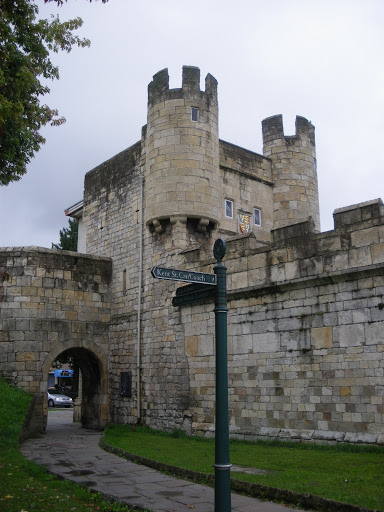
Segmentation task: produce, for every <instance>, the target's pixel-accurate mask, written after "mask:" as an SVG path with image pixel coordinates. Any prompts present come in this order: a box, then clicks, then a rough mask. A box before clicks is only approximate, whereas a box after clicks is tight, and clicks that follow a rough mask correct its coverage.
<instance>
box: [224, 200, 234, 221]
mask: <svg viewBox="0 0 384 512" xmlns="http://www.w3.org/2000/svg"><path fill="white" fill-rule="evenodd" d="M225 216H226V217H227V218H228V219H233V201H231V200H230V199H226V200H225Z"/></svg>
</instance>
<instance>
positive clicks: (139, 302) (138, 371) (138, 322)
mask: <svg viewBox="0 0 384 512" xmlns="http://www.w3.org/2000/svg"><path fill="white" fill-rule="evenodd" d="M143 196H144V176H140V219H139V224H140V228H139V229H140V235H139V236H140V240H139V293H138V297H137V348H136V351H137V364H136V371H137V378H136V382H137V420H136V422H137V423H139V422H140V420H141V393H140V385H141V375H140V374H141V357H140V353H141V308H142V305H141V292H142V288H143V222H144V220H143V217H144V216H143V202H144V201H143Z"/></svg>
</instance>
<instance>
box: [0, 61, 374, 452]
mask: <svg viewBox="0 0 384 512" xmlns="http://www.w3.org/2000/svg"><path fill="white" fill-rule="evenodd" d="M263 143H264V150H263V155H259V154H256V153H253V152H251V151H248V150H246V149H243V148H240V147H238V146H235V145H233V144H230V143H228V142H225V141H223V140H220V139H219V134H218V101H217V82H216V80H215V79H214V78H213V77H212V76H211V75H207V77H206V79H205V90H201V89H200V71H199V69H198V68H195V67H187V66H185V67H184V68H183V78H182V87H181V88H179V89H169V78H168V71H167V70H162V71H160V72H159V73H157V74H156V75H155V76H154V77H153V81H152V82H151V83H150V84H149V87H148V119H147V125H146V126H144V127H143V129H142V134H141V139H140V141H138V142H137V143H136V144H134V145H133V146H131V147H129V148H128V149H126V150H124V151H122V152H121V153H119V154H118V155H116V156H114V157H113V158H111V159H110V160H108V161H106V162H104V163H103V164H101V165H99V166H98V167H96V168H95V169H93V170H91V171H90V172H88V173H87V174H86V176H85V185H84V198H83V201H81V202H79V203H77V204H76V205H74V206H73V207H71V208H69V209H68V210H67V214H69V215H71V216H73V217H76V218H78V220H79V233H80V240H79V251H80V252H81V253H85V254H81V255H80V254H76V253H67V255H66V257H67V258H68V261H70V260H71V258H72V260H71V261H72V265H78V262H79V261H80V260H81V261H82V262H84V263H83V265H85V262H88V263H89V265H88V263H87V266H86V267H84V266H83V267H82V268H83V269H84V271H85V270H86V272H87V276H88V278H87V279H88V284H87V285H86V286H85V284H84V283H85V281H86V280H85V279H84V277H83V273H82V272H83V270H79V269H78V270H77V271H74V269H73V268H72V267H71V265H69V263H68V265H69V266H70V268H68V271H71V272H72V271H74V273H72V274H68V278H70V279H69V281H68V282H67V281H66V282H65V283H64V282H63V283H61V282H60V283H58V284H59V285H60V286H59V287H61V286H62V288H61V290H62V295H61V297H62V298H61V299H60V298H57V297H56V299H57V300H56V304H57V307H56V309H55V311H56V313H55V315H56V316H57V315H58V316H60V317H61V318H62V324H60V325H59V324H55V326H56V327H57V328H58V334H57V337H58V340H57V341H58V343H59V344H60V339H61V338H60V329H66V331H65V332H67V335H66V338H65V340H66V343H67V344H66V345H65V350H72V351H75V352H74V353H75V355H76V349H77V347H78V345H81V343H83V344H84V343H85V342H87V343H88V345H87V346H86V347H83V348H86V349H87V350H89V351H91V352H92V348H91V345H90V343H91V340H92V341H93V343H95V344H97V346H98V347H99V348H98V349H97V350H99V352H100V354H101V353H103V354H106V355H107V356H106V361H107V362H106V363H105V361H104V359H103V357H102V356H100V357H98V358H97V357H96V356H95V360H97V361H98V363H97V364H98V365H99V367H100V368H105V370H100V371H99V374H100V382H102V383H103V384H102V386H101V387H102V389H103V391H102V392H101V394H98V393H96V398H97V397H99V398H97V399H96V398H95V397H92V396H91V397H88V403H92V404H96V406H95V407H93V409H92V411H93V412H91V413H87V412H86V411H83V417H84V418H86V417H87V416H88V417H89V414H91V415H93V417H98V414H99V413H100V411H101V413H102V414H103V415H104V416H103V421H104V423H105V421H109V420H111V421H114V422H119V423H135V422H136V421H142V422H144V423H146V424H148V425H150V426H152V427H154V428H162V429H174V428H181V429H184V430H186V431H187V432H189V433H198V434H202V435H211V434H212V432H213V430H214V406H215V404H214V396H215V390H214V381H215V378H214V371H215V361H214V313H213V309H214V303H213V300H206V301H205V302H203V303H196V304H189V305H185V306H180V307H176V308H175V307H173V306H172V305H171V300H172V297H173V296H174V294H175V291H176V288H177V287H178V286H180V284H177V283H176V282H174V281H156V280H155V279H154V278H153V277H152V276H151V272H150V271H151V268H152V267H154V266H164V267H171V268H172V267H173V268H180V269H191V270H197V271H202V272H212V267H213V265H214V263H215V262H214V259H213V256H212V246H213V243H214V242H215V240H216V239H217V238H219V237H222V238H224V239H225V240H226V241H227V248H228V249H227V255H226V258H225V260H224V262H225V264H226V266H227V267H228V290H229V325H228V334H229V354H228V361H229V397H230V403H229V407H230V433H231V435H233V436H238V437H241V438H246V439H251V438H257V437H263V436H268V437H280V438H292V437H296V438H301V439H307V440H310V439H313V440H317V439H322V440H334V441H338V440H345V441H348V440H349V441H364V442H384V426H383V419H384V401H383V398H384V383H383V376H384V370H383V367H384V366H383V354H384V334H383V333H384V299H383V295H384V209H383V203H382V201H381V200H380V199H377V200H373V201H369V202H366V203H361V204H359V205H354V206H350V207H347V208H341V209H339V210H336V211H335V213H334V219H335V229H334V230H333V231H330V232H327V233H321V232H320V221H319V199H318V191H317V172H316V154H315V136H314V127H313V125H312V124H311V123H310V122H308V121H307V120H306V119H304V118H302V117H297V118H296V133H295V135H293V136H287V135H285V134H284V131H283V124H282V117H281V116H274V117H270V118H268V119H265V120H264V121H263ZM12 251H15V250H14V249H13V250H5V251H3V253H4V255H3V261H5V262H8V263H6V265H5V266H4V268H5V269H6V271H7V272H8V273H9V274H12V265H13V263H12V261H13V260H12ZM28 251H29V252H28ZM34 251H35V252H36V253H37V254H36V258H37V260H38V254H39V249H36V248H35V249H34ZM24 252H27V253H28V254H31V249H29V250H27V249H24ZM48 252H49V253H50V257H51V259H52V260H55V261H56V260H57V258H58V255H57V251H48ZM13 254H14V253H13ZM37 260H36V261H37ZM75 260H76V263H75ZM28 261H32V263H30V264H29V265H28V268H29V267H33V266H34V263H33V262H34V261H35V260H33V258H32V259H31V260H28ZM39 261H40V260H39ZM95 261H96V262H97V264H95V265H96V266H95V267H94V269H95V272H96V269H97V266H100V265H102V266H103V268H104V266H105V268H104V270H105V269H107V268H110V271H107V270H105V271H103V273H102V275H101V276H100V272H99V274H98V273H97V272H96V274H95V275H93V274H92V268H93V267H92V265H94V262H95ZM108 265H109V266H110V267H108ZM48 270H49V269H48ZM75 270H76V269H75ZM45 271H46V269H45V270H44V272H45ZM18 272H20V274H16V275H14V280H11V281H12V286H11V285H10V284H9V281H5V282H4V291H5V295H6V297H7V302H6V305H7V306H9V311H11V313H7V314H6V324H4V325H6V326H7V327H6V332H7V333H8V334H7V335H8V336H9V344H8V345H7V347H6V350H5V352H4V354H5V355H4V356H3V361H5V363H3V370H4V372H5V373H6V372H8V373H12V372H13V373H15V372H16V373H17V372H20V370H18V369H15V368H16V366H15V364H14V362H13V359H12V358H13V356H12V354H13V353H15V351H16V346H17V352H16V360H17V361H18V362H19V363H22V364H24V365H25V366H24V367H23V371H24V372H25V373H24V374H23V376H22V378H20V373H19V375H18V377H19V383H21V385H23V386H24V387H26V388H28V384H27V382H28V381H27V380H26V379H24V375H25V377H27V376H28V375H27V374H28V371H27V369H26V368H27V366H26V365H27V362H26V361H24V362H23V361H20V358H21V359H22V357H23V356H20V354H21V353H27V352H28V353H29V354H32V353H33V356H28V357H29V358H31V357H34V358H35V359H38V360H44V357H45V356H44V346H42V348H40V349H39V350H37V349H36V350H35V351H33V350H31V347H29V349H28V350H27V348H28V346H27V345H28V343H27V338H28V336H27V337H25V335H24V339H23V340H21V339H18V336H21V335H20V334H18V333H20V332H21V329H20V326H21V325H24V326H25V324H22V323H21V321H22V320H23V319H25V318H24V317H23V315H25V308H23V307H21V308H16V309H17V311H16V312H15V309H13V310H12V308H11V307H10V304H11V303H12V297H13V298H16V297H17V296H23V297H24V299H23V301H19V304H21V303H22V302H24V303H25V302H28V301H29V302H32V303H34V302H35V299H33V297H37V298H40V297H41V295H42V294H44V293H45V292H46V288H47V285H48V281H44V282H42V283H41V286H40V287H37V290H36V292H35V291H33V292H32V291H31V290H28V289H25V287H23V284H22V283H23V282H24V281H23V280H22V277H24V278H25V277H26V276H27V275H31V273H32V274H33V272H34V270H33V269H32V270H28V272H30V274H27V275H26V274H25V270H24V271H23V270H19V271H18ZM23 272H24V273H23ZM39 272H40V273H42V272H43V271H42V270H40V271H39ZM35 274H36V276H37V275H38V273H36V272H35ZM84 275H85V274H84ZM97 276H99V277H97ZM36 278H37V277H36ZM31 279H32V281H31V286H33V277H31ZM96 282H98V283H99V284H100V285H101V283H102V284H103V287H104V288H102V287H100V286H99V287H96V288H94V291H92V286H94V284H92V283H96ZM68 287H69V288H72V289H73V290H74V292H76V293H77V292H81V291H82V292H83V293H85V289H86V291H87V292H91V294H90V295H86V296H84V297H82V298H81V297H80V294H79V293H77V296H78V297H79V299H78V303H77V304H76V303H71V307H72V308H73V309H72V310H71V311H72V312H73V313H74V315H72V316H70V317H67V315H66V314H64V315H63V312H65V308H66V307H67V306H68V304H67V302H66V299H64V298H65V297H66V298H68V296H69V295H70V294H69V295H68ZM56 289H57V286H56V284H55V282H54V285H53V290H52V296H54V295H55V292H54V290H56ZM101 290H102V291H101ZM34 293H36V295H33V294H34ZM18 294H19V295H18ZM57 294H58V295H60V294H59V293H58V292H56V295H57ZM75 297H76V295H74V298H75ZM52 298H53V297H52ZM84 301H85V302H84ZM86 301H88V302H86ZM36 302H38V300H37V299H36ZM42 311H44V309H43V310H42ZM42 311H40V312H39V311H38V312H37V313H36V316H37V319H40V320H41V318H40V317H41V316H42V315H43V312H42ZM76 314H77V315H78V316H76ZM7 315H8V317H9V321H8V317H7ZM75 316H76V318H75ZM70 321H71V322H72V323H71V324H70V325H69V324H68V322H70ZM7 322H8V323H7ZM74 322H77V323H74ZM36 325H37V326H38V325H40V324H38V323H37V324H34V326H35V327H36ZM31 326H32V324H31V323H29V324H28V326H27V327H28V328H31ZM3 329H4V327H3ZM92 333H99V337H100V336H102V338H100V340H99V341H98V340H97V339H95V338H94V337H93V335H92ZM101 333H102V334H101ZM87 335H90V336H89V337H88V338H87ZM34 337H35V339H37V338H38V334H37V333H36V332H35V334H34ZM87 339H88V340H89V341H86V340H87ZM84 340H85V341H84ZM15 342H17V345H16V343H15ZM23 344H24V345H23ZM63 347H64V346H63ZM80 348H81V347H80ZM57 350H58V351H60V350H61V349H60V346H59V348H58V349H57ZM95 350H96V349H95ZM21 351H23V352H21ZM92 353H93V352H92ZM18 354H19V355H18ZM83 359H84V358H83ZM101 361H104V362H103V363H101ZM82 366H83V367H84V368H89V367H91V366H92V364H91V363H88V366H86V365H85V363H84V361H83V360H80V363H79V367H80V369H81V372H83V368H82ZM17 368H21V366H18V367H17ZM84 371H85V370H84ZM39 378H40V377H36V379H35V378H34V379H33V380H34V381H35V380H38V379H39ZM83 382H84V377H83ZM31 389H32V388H31ZM39 389H40V390H42V391H41V392H42V393H44V386H40V388H39ZM33 391H35V390H34V389H33ZM42 396H43V395H42ZM100 396H101V398H100ZM42 400H44V398H42ZM100 407H101V409H100ZM106 408H107V409H108V414H106V413H105V410H106ZM88 410H90V408H89V406H88ZM103 421H102V422H101V423H103ZM88 423H92V421H91V422H88ZM95 424H96V425H100V423H97V421H96V420H95Z"/></svg>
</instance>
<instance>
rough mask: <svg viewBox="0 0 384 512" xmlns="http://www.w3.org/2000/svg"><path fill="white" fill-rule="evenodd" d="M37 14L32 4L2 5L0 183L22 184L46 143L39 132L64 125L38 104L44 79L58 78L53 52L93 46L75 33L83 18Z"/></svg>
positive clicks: (22, 0) (19, 0) (14, 0)
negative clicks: (51, 54)
mask: <svg viewBox="0 0 384 512" xmlns="http://www.w3.org/2000/svg"><path fill="white" fill-rule="evenodd" d="M38 12H39V10H38V7H37V5H36V4H35V2H34V1H33V0H2V2H1V20H0V30H1V44H0V50H1V71H0V91H1V115H0V123H1V131H0V139H1V148H2V167H1V174H0V183H1V185H8V184H9V183H10V182H12V181H18V180H19V179H20V178H21V176H22V175H23V174H25V173H26V166H27V164H28V163H29V162H30V160H31V158H32V157H33V155H34V154H35V153H36V151H38V150H39V149H40V147H41V145H42V144H44V142H45V139H44V137H43V136H42V135H41V133H40V131H39V130H40V129H41V128H42V127H43V126H45V125H46V124H47V123H50V124H51V125H52V126H59V125H61V124H62V123H64V122H65V119H64V118H63V117H59V115H58V111H57V110H56V109H52V108H50V107H48V106H47V105H44V104H43V105H42V104H41V103H40V101H41V98H42V97H43V96H44V95H46V94H48V93H49V91H50V90H49V87H48V86H47V85H46V80H55V79H58V78H59V69H58V67H57V66H54V65H53V64H52V62H51V60H50V55H49V52H50V51H51V52H55V53H57V52H59V51H65V52H70V51H71V49H72V47H73V46H79V47H85V46H89V45H90V42H89V40H88V39H80V38H79V37H78V36H76V35H73V33H72V32H73V31H74V30H76V29H78V28H80V27H81V26H82V24H83V22H82V20H81V18H75V19H73V20H69V21H66V22H63V23H61V22H60V20H59V17H58V16H56V17H55V16H52V17H51V19H50V20H45V19H40V20H38V19H37V14H38Z"/></svg>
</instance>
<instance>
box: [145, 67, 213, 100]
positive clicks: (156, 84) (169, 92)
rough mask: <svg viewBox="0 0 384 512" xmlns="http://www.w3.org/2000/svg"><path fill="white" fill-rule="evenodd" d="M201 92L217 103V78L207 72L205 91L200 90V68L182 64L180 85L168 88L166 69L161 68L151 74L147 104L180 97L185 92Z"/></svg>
mask: <svg viewBox="0 0 384 512" xmlns="http://www.w3.org/2000/svg"><path fill="white" fill-rule="evenodd" d="M188 93H189V94H192V95H193V94H201V95H207V96H209V97H210V99H211V101H214V102H215V103H217V80H216V79H215V78H214V77H213V76H212V75H211V74H210V73H208V74H207V76H206V78H205V91H201V90H200V69H199V68H197V67H195V66H183V78H182V87H181V88H180V89H170V88H169V74H168V69H167V68H165V69H162V70H161V71H159V72H158V73H156V74H155V75H154V76H153V80H152V82H150V84H149V85H148V105H155V104H156V103H159V102H161V101H165V100H168V99H177V98H182V97H184V96H185V95H186V94H188Z"/></svg>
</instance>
